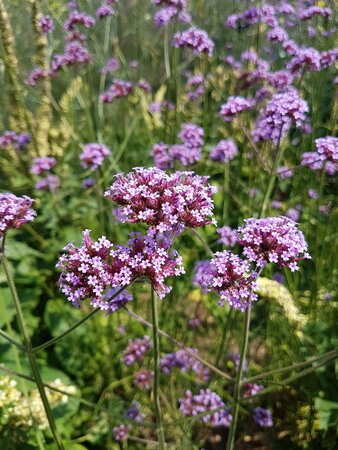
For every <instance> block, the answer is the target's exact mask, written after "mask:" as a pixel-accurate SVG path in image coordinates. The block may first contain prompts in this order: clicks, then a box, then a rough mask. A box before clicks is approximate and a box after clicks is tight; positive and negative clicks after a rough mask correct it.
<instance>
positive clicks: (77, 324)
mask: <svg viewBox="0 0 338 450" xmlns="http://www.w3.org/2000/svg"><path fill="white" fill-rule="evenodd" d="M126 288H127V286H124V287H122V288H121V289H119V290H118V291H117V292H115V294H114V295H112V296H111V297H110V298H109V299H108V300H107V302H109V301H111V300H113V299H114V298H115V297H117V296H118V295H119V294H121V292H122V291H124V290H125V289H126ZM98 311H100V308H95V309H93V310H92V311H90V312H89V313H88V314H86V315H85V316H84V317H82V319H80V320H78V321H77V322H75V323H74V325H72V326H71V327H70V328H68V329H67V330H66V331H64V332H63V333H61V334H59V336H56V337H55V338H53V339H50V340H49V341H47V342H45V343H44V344H41V345H39V346H37V347H34V348H33V349H32V350H31V351H32V353H35V352H38V351H40V350H43V349H45V348H47V347H50V346H51V345H53V344H55V343H56V342H57V341H59V340H60V339H62V338H63V337H64V336H67V334H69V333H71V332H72V331H74V330H75V329H76V328H77V327H79V326H80V325H82V324H83V323H84V322H86V321H87V320H88V319H90V318H91V317H92V316H93V315H94V314H96V313H97V312H98Z"/></svg>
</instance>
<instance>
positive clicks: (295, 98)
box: [252, 88, 309, 145]
mask: <svg viewBox="0 0 338 450" xmlns="http://www.w3.org/2000/svg"><path fill="white" fill-rule="evenodd" d="M308 111H309V107H308V104H307V102H306V101H305V100H303V99H301V98H300V97H299V94H298V91H297V90H296V89H294V88H289V89H288V90H287V91H285V92H280V93H279V92H278V93H276V94H274V95H273V96H272V98H271V100H269V102H268V103H267V105H266V107H265V109H264V110H261V112H260V115H259V117H258V119H257V122H256V127H255V129H254V131H253V133H252V134H253V137H254V140H255V141H256V142H258V141H266V140H270V139H271V140H272V141H273V143H274V144H275V145H277V144H278V142H279V141H280V140H281V139H283V138H284V137H285V136H286V134H287V132H288V131H289V128H290V126H291V124H292V122H294V123H295V125H296V127H298V128H300V127H301V126H302V124H303V123H304V122H305V120H306V114H307V113H308Z"/></svg>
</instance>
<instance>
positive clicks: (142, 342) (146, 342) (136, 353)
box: [121, 336, 151, 366]
mask: <svg viewBox="0 0 338 450" xmlns="http://www.w3.org/2000/svg"><path fill="white" fill-rule="evenodd" d="M150 348H151V342H150V338H149V336H144V337H143V338H142V339H140V338H138V339H135V340H132V339H129V340H128V346H127V348H125V349H124V350H123V354H122V355H123V356H122V358H121V361H122V362H123V363H124V364H125V365H126V366H131V365H133V364H134V363H135V362H136V361H143V360H144V357H145V355H146V353H147V351H148V350H149V349H150Z"/></svg>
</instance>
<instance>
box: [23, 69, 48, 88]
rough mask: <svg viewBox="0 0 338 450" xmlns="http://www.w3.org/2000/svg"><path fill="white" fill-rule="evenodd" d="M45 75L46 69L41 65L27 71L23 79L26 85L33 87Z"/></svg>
mask: <svg viewBox="0 0 338 450" xmlns="http://www.w3.org/2000/svg"><path fill="white" fill-rule="evenodd" d="M47 76H48V72H47V71H46V70H44V69H42V68H41V67H36V68H35V69H33V70H32V71H31V72H30V73H29V75H28V77H27V78H26V79H25V84H27V86H32V87H33V86H35V85H36V83H37V82H38V81H39V80H40V79H41V78H45V77H47Z"/></svg>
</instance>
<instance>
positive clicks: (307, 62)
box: [287, 47, 321, 75]
mask: <svg viewBox="0 0 338 450" xmlns="http://www.w3.org/2000/svg"><path fill="white" fill-rule="evenodd" d="M320 58H321V55H320V53H319V51H318V50H316V49H315V48H311V47H309V48H302V49H298V51H297V52H296V54H295V55H294V57H293V58H292V59H291V61H290V62H289V64H288V65H287V69H288V70H289V71H290V72H291V73H292V74H297V75H300V74H301V72H302V71H303V70H305V69H307V68H308V69H309V70H311V71H312V72H317V71H318V70H320V69H321V63H320Z"/></svg>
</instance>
